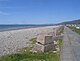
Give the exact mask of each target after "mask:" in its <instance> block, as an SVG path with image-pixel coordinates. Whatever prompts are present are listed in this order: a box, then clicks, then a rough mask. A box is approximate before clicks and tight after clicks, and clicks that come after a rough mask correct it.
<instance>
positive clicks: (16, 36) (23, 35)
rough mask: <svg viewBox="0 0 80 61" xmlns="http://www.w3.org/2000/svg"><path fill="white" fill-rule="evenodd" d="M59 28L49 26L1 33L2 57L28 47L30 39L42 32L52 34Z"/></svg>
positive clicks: (0, 47) (0, 51)
mask: <svg viewBox="0 0 80 61" xmlns="http://www.w3.org/2000/svg"><path fill="white" fill-rule="evenodd" d="M57 27H59V26H47V27H39V28H30V29H20V30H11V31H4V32H0V56H2V55H6V54H10V53H14V52H16V49H18V48H24V47H28V46H29V44H30V41H29V40H30V39H31V38H34V37H36V36H37V35H38V34H39V33H41V32H52V31H53V30H54V28H57Z"/></svg>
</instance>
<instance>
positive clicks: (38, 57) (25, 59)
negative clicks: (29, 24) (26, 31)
mask: <svg viewBox="0 0 80 61" xmlns="http://www.w3.org/2000/svg"><path fill="white" fill-rule="evenodd" d="M30 41H32V43H31V44H35V43H36V38H32V39H31V40H30ZM61 44H62V41H61V40H60V41H59V42H58V44H57V46H59V47H60V46H61ZM31 49H32V47H26V48H22V49H17V52H18V53H16V54H10V55H5V56H1V57H0V61H59V57H60V55H59V53H53V52H52V51H51V52H44V53H43V52H38V53H34V52H31V51H30V50H31Z"/></svg>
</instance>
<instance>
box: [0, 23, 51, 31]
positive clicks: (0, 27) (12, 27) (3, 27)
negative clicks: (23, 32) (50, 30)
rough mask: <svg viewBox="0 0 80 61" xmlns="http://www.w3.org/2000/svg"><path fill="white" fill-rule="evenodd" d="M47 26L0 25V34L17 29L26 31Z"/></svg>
mask: <svg viewBox="0 0 80 61" xmlns="http://www.w3.org/2000/svg"><path fill="white" fill-rule="evenodd" d="M42 26H49V25H15V24H14V25H0V32H2V31H9V30H18V29H27V28H35V27H42Z"/></svg>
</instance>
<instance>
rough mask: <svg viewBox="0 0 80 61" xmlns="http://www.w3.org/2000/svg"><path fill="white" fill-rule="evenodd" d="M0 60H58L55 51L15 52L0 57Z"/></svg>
mask: <svg viewBox="0 0 80 61" xmlns="http://www.w3.org/2000/svg"><path fill="white" fill-rule="evenodd" d="M0 61H59V55H58V54H57V53H55V54H54V53H52V52H46V53H32V52H26V53H17V54H11V55H5V56H2V57H0Z"/></svg>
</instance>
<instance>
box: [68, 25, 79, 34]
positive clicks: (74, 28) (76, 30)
mask: <svg viewBox="0 0 80 61" xmlns="http://www.w3.org/2000/svg"><path fill="white" fill-rule="evenodd" d="M68 27H69V28H70V29H72V31H74V32H76V33H78V34H80V29H77V28H76V27H72V26H68Z"/></svg>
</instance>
